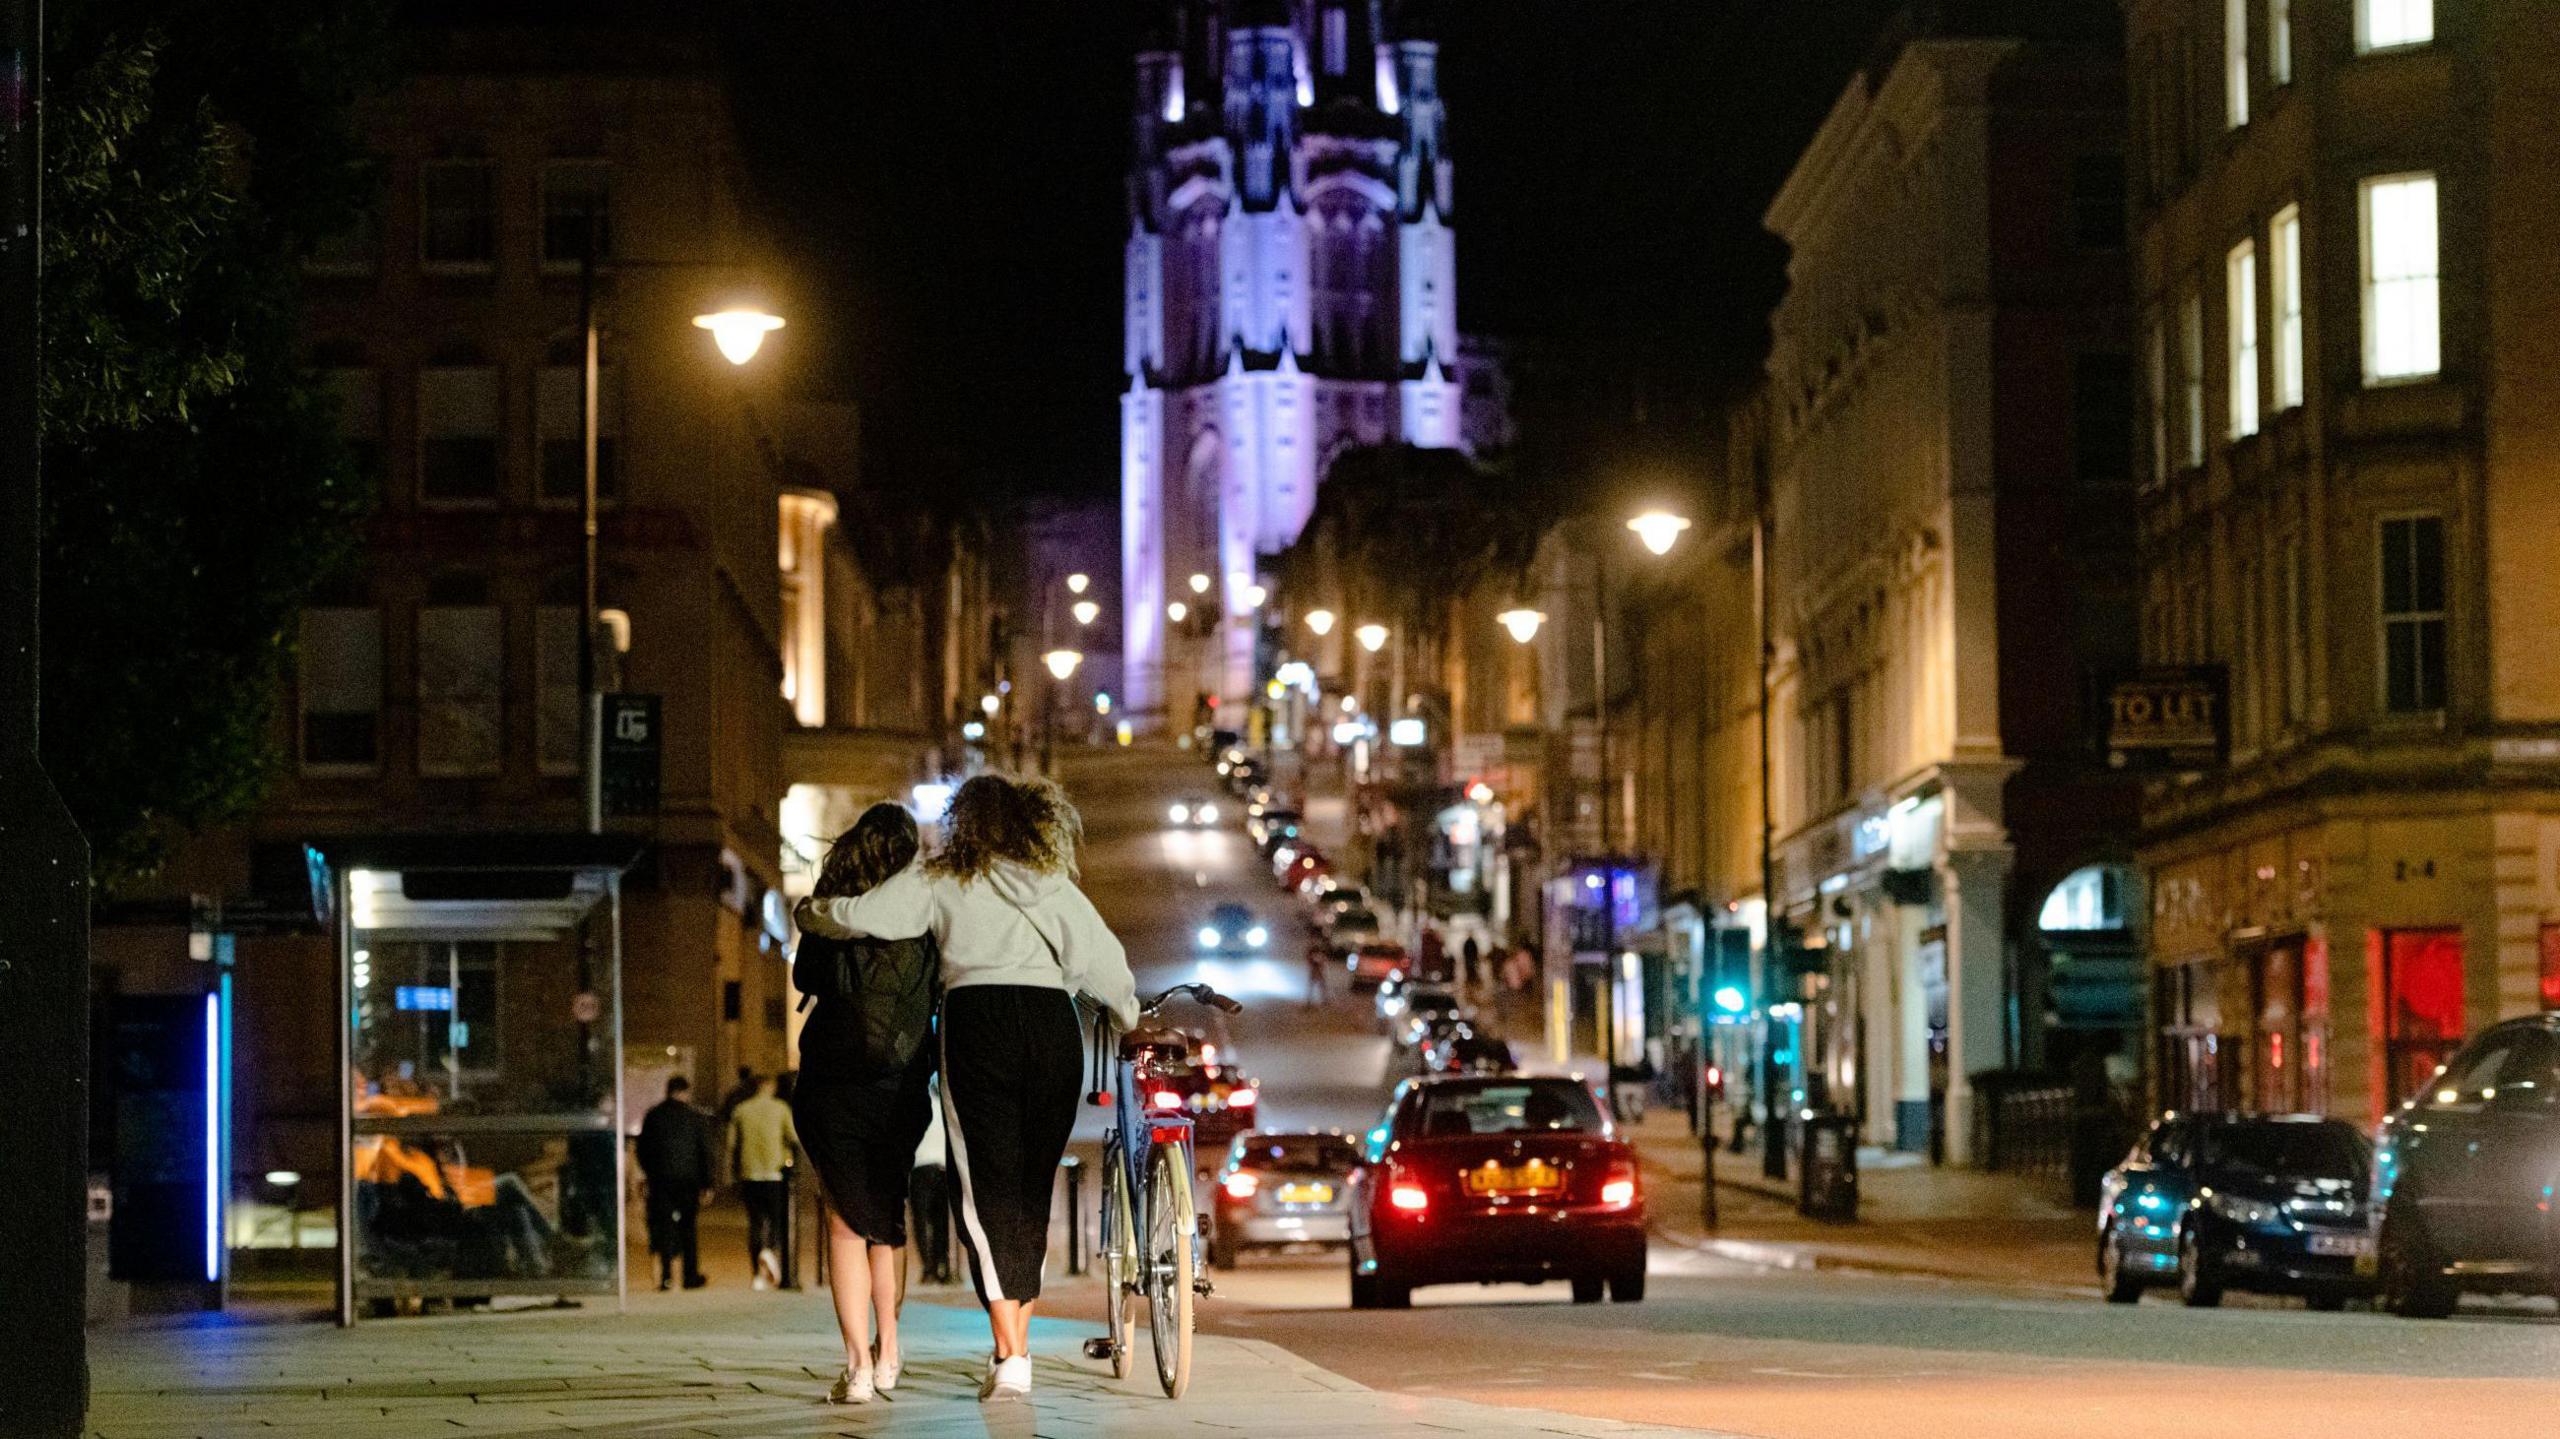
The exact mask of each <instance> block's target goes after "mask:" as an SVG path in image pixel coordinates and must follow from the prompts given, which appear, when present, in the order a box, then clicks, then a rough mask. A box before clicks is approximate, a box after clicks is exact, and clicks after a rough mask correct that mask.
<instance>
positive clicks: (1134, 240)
mask: <svg viewBox="0 0 2560 1439" xmlns="http://www.w3.org/2000/svg"><path fill="white" fill-rule="evenodd" d="M1148 3H1149V9H1150V11H1151V14H1150V17H1149V21H1148V27H1147V31H1148V33H1147V35H1146V38H1145V40H1144V41H1143V42H1142V47H1141V49H1140V52H1139V55H1138V61H1137V96H1136V101H1135V104H1134V105H1133V107H1132V110H1131V116H1130V121H1131V149H1132V155H1131V161H1130V167H1129V245H1128V258H1127V277H1126V278H1127V296H1128V309H1127V322H1126V326H1125V331H1126V332H1125V334H1124V336H1123V339H1122V354H1123V365H1124V368H1125V369H1126V371H1127V374H1128V389H1127V391H1126V392H1125V393H1123V394H1122V396H1121V398H1120V454H1121V461H1120V494H1121V567H1122V574H1123V579H1124V585H1123V588H1122V590H1121V596H1122V600H1121V605H1122V612H1123V618H1122V625H1123V627H1124V634H1123V640H1124V644H1125V650H1124V652H1123V653H1124V656H1125V665H1126V668H1125V672H1124V674H1123V675H1122V679H1121V683H1122V687H1123V689H1124V690H1125V692H1126V693H1125V696H1124V698H1125V699H1126V701H1127V704H1128V708H1129V710H1130V711H1131V713H1132V714H1133V715H1136V716H1140V717H1148V716H1156V715H1161V716H1164V717H1165V718H1166V719H1167V720H1168V722H1169V723H1171V724H1173V725H1176V726H1179V725H1181V724H1183V723H1187V722H1188V718H1189V715H1190V712H1191V704H1192V700H1193V697H1194V696H1195V695H1197V694H1200V693H1204V692H1205V693H1209V694H1215V695H1219V696H1221V697H1222V698H1224V699H1226V700H1229V701H1233V700H1237V699H1240V698H1242V697H1243V696H1244V695H1245V694H1246V692H1247V690H1248V688H1249V687H1250V686H1251V685H1252V684H1253V683H1254V681H1255V675H1254V657H1255V656H1254V651H1255V643H1254V641H1255V630H1256V626H1257V624H1258V620H1257V618H1256V616H1255V614H1254V611H1253V608H1252V603H1251V598H1252V597H1251V594H1250V591H1249V587H1250V586H1252V585H1253V584H1254V583H1256V580H1257V577H1258V576H1259V575H1260V574H1261V573H1262V572H1263V565H1264V559H1265V557H1266V556H1269V555H1272V554H1274V553H1276V552H1278V551H1280V550H1283V549H1286V548H1287V547H1288V546H1289V544H1290V543H1291V542H1293V541H1294V540H1296V539H1297V537H1298V532H1299V530H1300V529H1301V528H1303V527H1304V526H1305V524H1306V521H1307V516H1308V514H1309V513H1310V511H1312V509H1313V508H1314V505H1315V493H1316V485H1317V483H1318V482H1319V480H1320V479H1321V478H1322V476H1323V474H1324V472H1325V467H1326V466H1327V465H1328V464H1329V463H1330V462H1331V460H1332V459H1333V457H1334V455H1335V454H1336V453H1338V452H1339V451H1340V450H1342V449H1343V448H1344V447H1346V446H1349V445H1355V444H1374V443H1386V442H1397V441H1402V442H1405V443H1410V444H1415V445H1422V446H1428V447H1435V448H1457V447H1459V446H1461V445H1462V444H1463V443H1464V441H1465V439H1466V432H1465V430H1464V429H1463V428H1462V426H1461V424H1460V418H1461V416H1460V385H1459V375H1458V367H1459V360H1460V355H1459V347H1458V325H1457V302H1458V290H1457V261H1456V250H1455V241H1454V238H1453V236H1452V234H1451V231H1450V228H1449V215H1450V165H1449V159H1448V152H1447V146H1446V137H1445V133H1444V131H1445V120H1446V111H1445V109H1444V107H1443V105H1442V103H1441V99H1440V78H1439V63H1440V61H1439V45H1438V43H1437V42H1436V40H1435V39H1434V38H1433V28H1432V26H1431V25H1430V24H1429V22H1428V19H1427V7H1426V4H1425V3H1424V0H1401V3H1390V0H1148ZM1194 575H1203V576H1206V577H1207V579H1208V587H1207V589H1206V591H1205V592H1196V591H1195V590H1194V589H1193V588H1192V585H1191V577H1192V576H1194ZM1176 603H1179V604H1181V605H1183V606H1184V607H1185V609H1186V611H1187V613H1186V617H1185V619H1184V620H1183V621H1182V622H1179V623H1176V622H1173V621H1172V620H1171V617H1170V615H1169V613H1168V607H1169V606H1171V605H1173V604H1176Z"/></svg>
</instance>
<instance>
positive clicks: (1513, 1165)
mask: <svg viewBox="0 0 2560 1439" xmlns="http://www.w3.org/2000/svg"><path fill="white" fill-rule="evenodd" d="M1362 1160H1363V1162H1362V1164H1361V1166H1360V1168H1358V1169H1356V1170H1354V1171H1353V1172H1352V1176H1351V1307H1352V1308H1354V1309H1401V1308H1404V1307H1405V1306H1406V1305H1408V1304H1410V1303H1411V1302H1412V1298H1413V1291H1414V1290H1415V1289H1416V1288H1418V1287H1420V1286H1422V1285H1427V1284H1493V1283H1503V1282H1527V1283H1533V1284H1534V1283H1542V1282H1544V1281H1546V1280H1548V1279H1558V1278H1561V1279H1565V1280H1568V1281H1570V1282H1571V1283H1572V1285H1573V1300H1574V1302H1575V1303H1577V1304H1595V1303H1598V1302H1599V1300H1600V1298H1601V1295H1602V1293H1603V1291H1604V1289H1605V1291H1606V1292H1607V1293H1608V1294H1609V1295H1611V1296H1612V1297H1614V1298H1616V1299H1618V1300H1620V1301H1621V1302H1630V1303H1631V1302H1634V1301H1636V1300H1640V1299H1642V1298H1643V1297H1644V1278H1645V1275H1644V1263H1645V1231H1644V1190H1643V1184H1642V1180H1641V1179H1640V1178H1639V1177H1638V1175H1637V1172H1636V1157H1635V1152H1634V1151H1633V1150H1632V1149H1630V1148H1629V1147H1628V1146H1627V1145H1626V1143H1625V1142H1624V1141H1622V1140H1621V1139H1620V1138H1619V1136H1618V1134H1617V1132H1616V1131H1615V1130H1614V1129H1613V1128H1612V1127H1611V1126H1610V1124H1609V1121H1608V1120H1607V1119H1606V1118H1605V1117H1603V1116H1602V1115H1601V1113H1600V1106H1599V1105H1598V1103H1597V1102H1595V1101H1594V1100H1593V1099H1592V1097H1591V1091H1590V1090H1588V1089H1585V1088H1583V1086H1582V1085H1581V1083H1580V1082H1579V1081H1576V1080H1573V1079H1568V1078H1563V1077H1548V1076H1537V1077H1529V1076H1518V1075H1507V1076H1498V1077H1497V1076H1473V1075H1471V1076H1466V1077H1432V1078H1424V1079H1408V1080H1406V1081H1405V1082H1404V1083H1402V1084H1400V1085H1398V1086H1396V1092H1395V1098H1394V1099H1393V1100H1391V1101H1389V1103H1388V1106H1387V1114H1386V1119H1385V1121H1384V1122H1383V1123H1381V1124H1380V1125H1379V1127H1378V1128H1377V1129H1376V1130H1373V1131H1372V1132H1371V1134H1370V1137H1369V1143H1368V1147H1367V1149H1366V1151H1365V1152H1364V1154H1363V1156H1362Z"/></svg>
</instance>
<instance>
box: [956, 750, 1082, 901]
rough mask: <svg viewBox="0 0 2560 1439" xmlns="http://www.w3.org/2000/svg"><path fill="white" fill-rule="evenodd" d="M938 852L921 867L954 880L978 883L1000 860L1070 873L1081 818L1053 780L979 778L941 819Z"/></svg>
mask: <svg viewBox="0 0 2560 1439" xmlns="http://www.w3.org/2000/svg"><path fill="white" fill-rule="evenodd" d="M942 822H943V835H944V837H943V841H942V848H941V849H940V850H939V851H937V852H936V853H935V854H934V856H933V858H931V859H929V860H926V861H925V866H926V868H928V869H931V870H932V871H934V872H935V873H937V874H946V875H949V876H951V877H952V878H954V879H963V880H968V879H979V878H983V877H984V876H985V875H986V874H987V872H988V871H990V870H992V869H994V868H995V866H996V863H997V861H999V860H1011V861H1012V862H1014V863H1015V864H1019V865H1025V866H1028V867H1029V868H1032V869H1038V870H1047V871H1050V872H1052V873H1065V874H1073V873H1074V872H1075V868H1076V849H1077V847H1078V846H1079V845H1081V844H1083V843H1084V817H1083V816H1082V815H1079V814H1077V813H1076V807H1075V805H1074V804H1073V803H1072V802H1071V801H1069V800H1068V798H1067V792H1066V791H1065V790H1063V789H1060V788H1059V787H1058V783H1057V781H1055V780H1051V779H1043V778H1039V777H1036V776H1023V775H1006V774H982V775H979V776H978V777H976V778H975V779H972V780H970V781H969V782H968V783H967V784H964V785H962V786H960V792H959V793H958V794H955V795H953V796H952V797H951V810H950V813H948V814H947V815H945V816H944V817H943V821H942Z"/></svg>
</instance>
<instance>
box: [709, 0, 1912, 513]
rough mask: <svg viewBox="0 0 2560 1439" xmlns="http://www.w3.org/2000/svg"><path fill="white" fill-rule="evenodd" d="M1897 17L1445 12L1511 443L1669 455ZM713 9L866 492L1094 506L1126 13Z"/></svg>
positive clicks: (1769, 2)
mask: <svg viewBox="0 0 2560 1439" xmlns="http://www.w3.org/2000/svg"><path fill="white" fill-rule="evenodd" d="M1894 8H1895V6H1894V5H1892V4H1891V3H1887V0H1450V3H1449V5H1448V12H1449V13H1448V15H1447V25H1446V29H1447V35H1446V43H1445V46H1444V52H1443V65H1444V69H1445V72H1446V75H1445V78H1446V87H1447V90H1448V94H1449V103H1450V123H1451V127H1452V140H1451V145H1452V150H1453V153H1454V155H1455V158H1456V160H1457V165H1458V214H1457V217H1456V221H1457V226H1458V236H1459V241H1458V254H1459V264H1460V275H1459V305H1460V322H1461V324H1462V325H1463V326H1464V327H1465V328H1467V329H1468V330H1470V331H1473V332H1482V333H1488V334H1492V335H1496V336H1501V337H1505V338H1508V339H1511V340H1513V341H1515V342H1521V343H1524V344H1525V345H1526V346H1528V347H1529V351H1530V353H1532V354H1534V355H1535V356H1536V361H1535V366H1534V368H1535V371H1536V373H1537V374H1538V375H1539V376H1541V377H1543V378H1540V379H1538V380H1536V381H1534V383H1533V392H1532V393H1530V394H1527V395H1524V396H1523V398H1522V410H1523V414H1524V419H1530V420H1534V419H1535V418H1536V417H1537V416H1539V415H1541V414H1546V413H1551V412H1554V411H1557V410H1562V411H1564V412H1568V413H1571V414H1573V415H1575V416H1576V417H1577V419H1578V422H1580V423H1583V424H1586V425H1588V424H1594V423H1598V424H1602V425H1605V426H1606V427H1607V428H1608V429H1609V430H1610V431H1611V433H1612V435H1613V438H1614V439H1615V440H1622V439H1623V437H1624V434H1625V433H1627V432H1629V431H1631V430H1641V429H1643V428H1644V427H1645V426H1648V425H1649V426H1652V427H1653V428H1655V429H1657V430H1659V431H1661V432H1662V436H1661V443H1662V444H1663V445H1664V446H1665V447H1670V448H1676V447H1677V446H1678V445H1679V444H1680V443H1682V442H1683V440H1684V439H1685V437H1687V436H1688V435H1689V434H1691V433H1692V431H1691V430H1690V429H1688V428H1686V426H1687V425H1688V424H1689V423H1690V422H1692V421H1694V419H1695V418H1696V417H1697V416H1699V415H1702V414H1704V413H1705V412H1706V411H1707V410H1708V409H1709V408H1710V407H1711V405H1712V402H1713V400H1714V398H1715V397H1716V396H1718V395H1720V394H1723V393H1726V392H1728V391H1729V390H1730V388H1731V387H1732V386H1733V384H1734V383H1735V382H1736V381H1737V380H1739V379H1741V378H1743V377H1747V376H1748V375H1749V374H1750V373H1751V372H1752V371H1753V369H1754V368H1755V367H1756V365H1757V364H1758V361H1759V357H1760V354H1761V349H1762V346H1763V344H1764V330H1765V321H1766V318H1767V314H1768V311H1769V308H1770V307H1771V305H1773V304H1774V303H1775V301H1776V299H1777V297H1778V293H1779V282H1780V277H1781V267H1782V266H1783V264H1784V254H1783V252H1782V250H1781V249H1780V247H1779V246H1778V245H1777V244H1776V243H1775V242H1774V241H1773V240H1770V239H1769V238H1768V237H1767V236H1765V235H1764V234H1763V233H1762V232H1761V229H1760V223H1759V222H1760V215H1761V213H1762V211H1763V210H1764V208H1765V207H1766V205H1767V202H1768V199H1769V196H1770V195H1771V194H1772V193H1774V192H1775V190H1776V188H1777V185H1778V183H1779V182H1780V181H1781V180H1783V179H1784V177H1785V175H1786V172H1787V170H1788V168H1789V167H1790V166H1791V165H1792V164H1793V162H1794V158H1795V156H1796V154H1797V153H1798V151H1799V150H1801V148H1802V147H1803V144H1804V142H1805V141H1806V139H1807V138H1809V137H1810V135H1811V134H1812V131H1813V129H1814V127H1815V126H1816V125H1818V124H1819V123H1820V120H1821V117H1822V115H1823V113H1824V112H1825V111H1826V110H1827V109H1828V108H1829V106H1830V104H1831V102H1832V100H1833V99H1834V98H1835V97H1836V96H1837V94H1838V92H1839V89H1840V86H1841V85H1842V84H1843V83H1844V82H1845V80H1846V78H1847V76H1848V75H1849V74H1850V73H1851V71H1852V70H1854V69H1855V67H1856V66H1857V64H1858V63H1859V61H1860V59H1861V58H1862V57H1863V55H1864V54H1865V53H1866V52H1867V51H1868V49H1869V48H1870V46H1871V44H1872V37H1873V35H1874V34H1875V33H1876V30H1877V28H1878V26H1879V24H1880V23H1881V21H1882V19H1883V18H1884V17H1885V16H1886V15H1887V14H1889V13H1890V12H1891V11H1892V10H1893V9H1894ZM736 9H737V10H738V11H742V12H750V13H748V14H745V15H743V16H740V17H738V18H736V19H735V20H734V21H733V22H732V23H733V24H734V25H735V26H736V27H737V28H736V36H735V39H736V44H737V47H738V58H739V59H740V60H741V61H742V62H743V73H746V74H748V75H750V76H752V77H753V79H752V80H751V81H749V82H748V83H746V84H745V85H743V86H742V87H741V90H742V109H743V120H744V123H745V125H746V129H747V143H748V149H749V155H750V162H751V164H752V165H753V167H754V170H755V173H756V176H757V183H758V186H759V190H760V200H761V202H762V203H763V205H764V206H765V207H766V210H767V214H768V216H769V218H770V219H772V220H773V221H775V222H776V223H777V224H778V225H779V226H780V227H781V228H782V230H783V232H784V233H785V235H786V237H787V242H786V243H787V250H788V253H787V255H786V256H785V260H786V262H787V264H788V267H789V272H790V273H791V274H792V275H793V277H794V285H795V288H796V289H798V290H799V291H800V292H801V293H802V294H804V295H805V296H806V298H807V301H808V302H807V303H805V304H801V305H798V306H797V307H796V308H797V309H798V310H799V311H800V312H802V313H805V314H806V315H807V318H806V319H805V320H804V319H802V318H801V315H800V314H795V316H794V319H793V324H794V327H795V333H797V334H800V335H802V336H803V341H802V342H803V343H804V344H806V345H809V346H811V347H812V348H813V351H814V352H815V353H820V354H823V355H825V356H827V357H828V358H827V361H826V363H825V364H824V365H823V366H822V367H821V370H822V373H823V374H824V375H825V376H826V377H827V378H828V380H829V381H830V382H840V383H841V385H842V387H843V388H844V389H846V390H847V391H849V392H850V393H852V394H853V395H854V396H855V397H856V398H858V399H860V400H861V401H862V402H863V405H864V410H865V424H866V426H867V431H868V440H867V446H866V455H865V463H866V466H867V467H868V469H869V475H868V477H867V482H869V483H883V482H896V481H898V480H902V479H904V480H912V481H915V482H918V483H930V484H934V485H937V486H942V485H947V484H951V483H952V482H959V483H960V484H964V485H966V486H968V487H971V488H973V489H975V490H977V491H978V492H980V493H987V492H995V493H1057V494H1064V495H1082V496H1097V497H1098V496H1105V495H1108V494H1110V493H1111V492H1112V491H1113V489H1114V488H1115V486H1116V483H1117V480H1116V476H1117V463H1118V460H1117V445H1118V437H1117V428H1116V413H1117V412H1116V407H1115V404H1114V399H1113V397H1114V395H1115V394H1116V393H1117V391H1118V390H1119V387H1120V375H1119V373H1118V371H1119V324H1120V256H1121V249H1120V247H1121V241H1122V238H1123V236H1124V235H1125V233H1126V223H1127V222H1126V218H1125V210H1124V208H1123V200H1122V183H1121V178H1122V167H1123V164H1124V158H1125V157H1124V149H1125V142H1124V136H1125V135H1126V112H1127V107H1128V92H1129V86H1130V63H1129V62H1130V26H1129V25H1128V24H1126V23H1124V22H1123V21H1122V20H1120V19H1116V18H1113V17H1119V16H1125V15H1126V14H1127V13H1128V8H1127V7H1126V6H1124V5H1121V4H1116V3H1108V0H1076V3H1061V0H931V3H925V4H916V3H890V0H859V3H845V0H767V3H763V4H758V5H752V6H746V5H742V6H738V7H736ZM1568 391H1570V392H1571V394H1572V396H1573V399H1572V400H1571V402H1570V403H1565V402H1563V401H1561V400H1560V399H1558V397H1559V396H1562V395H1564V394H1565V393H1566V392H1568ZM1542 398H1543V399H1544V400H1545V401H1546V403H1543V404H1542ZM1639 421H1641V422H1642V423H1639ZM1548 438H1549V440H1550V443H1549V444H1548V445H1545V446H1542V447H1540V448H1541V452H1542V453H1546V454H1550V455H1552V454H1556V453H1558V452H1559V449H1560V448H1561V449H1563V450H1570V449H1572V448H1573V447H1574V446H1576V445H1580V444H1585V443H1596V442H1597V441H1596V440H1595V439H1594V438H1593V437H1592V436H1590V435H1587V434H1586V435H1576V436H1564V435H1553V434H1551V435H1550V436H1549V437H1548ZM1558 463H1560V464H1569V463H1570V462H1558Z"/></svg>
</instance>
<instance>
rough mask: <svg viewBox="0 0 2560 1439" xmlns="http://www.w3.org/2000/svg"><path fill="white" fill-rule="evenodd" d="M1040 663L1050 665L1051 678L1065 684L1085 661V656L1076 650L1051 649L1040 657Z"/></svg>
mask: <svg viewBox="0 0 2560 1439" xmlns="http://www.w3.org/2000/svg"><path fill="white" fill-rule="evenodd" d="M1040 663H1042V664H1044V665H1047V666H1048V667H1049V677H1050V678H1052V679H1054V680H1057V681H1058V682H1059V683H1060V684H1064V683H1066V681H1067V680H1068V679H1069V678H1071V677H1072V676H1073V675H1074V674H1075V672H1076V666H1078V665H1080V664H1083V663H1084V656H1083V655H1082V654H1080V653H1078V652H1077V651H1075V650H1051V651H1049V652H1048V653H1047V654H1045V655H1042V656H1041V657H1040Z"/></svg>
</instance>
